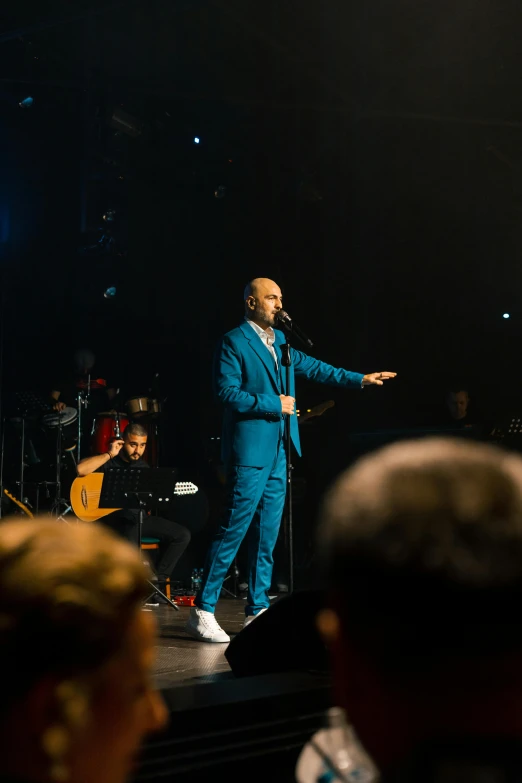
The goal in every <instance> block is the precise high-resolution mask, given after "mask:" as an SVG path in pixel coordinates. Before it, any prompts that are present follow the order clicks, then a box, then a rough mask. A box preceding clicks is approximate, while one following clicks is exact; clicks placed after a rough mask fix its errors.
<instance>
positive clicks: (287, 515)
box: [276, 311, 313, 593]
mask: <svg viewBox="0 0 522 783" xmlns="http://www.w3.org/2000/svg"><path fill="white" fill-rule="evenodd" d="M282 315H283V318H279V319H278V324H281V325H282V326H284V327H285V334H286V343H284V344H283V345H281V346H280V348H281V364H282V366H283V367H285V378H286V393H287V394H290V368H291V366H292V354H291V345H290V340H289V337H288V334H289V332H292V334H295V336H296V337H297V338H298V339H299V340H301V342H303V343H304V344H305V345H306V346H307V347H312V346H313V343H312V341H311V340H310V338H309V337H307V336H306V334H305V333H304V332H303V331H302V330H301V329H299V328H298V326H297V325H296V324H294V322H293V321H292V320H291V319H290V318H289V317H288V314H287V313H285V312H284V311H282ZM276 325H277V324H276ZM293 415H294V416H295V413H294V414H293ZM290 421H291V418H290V414H288V413H287V414H285V450H286V498H285V512H284V530H285V533H286V536H285V537H286V545H287V549H288V591H289V592H290V593H293V591H294V520H293V509H292V471H293V469H294V466H293V465H292V436H291V433H290Z"/></svg>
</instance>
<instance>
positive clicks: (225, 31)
mask: <svg viewBox="0 0 522 783" xmlns="http://www.w3.org/2000/svg"><path fill="white" fill-rule="evenodd" d="M1 14H2V15H1V17H0V65H1V67H0V73H1V74H2V77H1V78H0V169H1V172H2V176H1V178H0V263H1V287H2V326H3V373H2V381H3V390H4V399H5V396H6V392H8V391H10V390H13V389H20V388H23V389H48V388H49V385H52V379H53V377H55V376H56V374H57V373H61V372H62V371H63V368H64V367H65V366H66V365H68V364H70V357H71V353H72V351H73V350H74V348H78V347H89V348H91V349H92V350H93V351H94V352H95V354H96V355H97V357H98V359H99V361H100V363H101V364H102V365H103V366H104V367H106V368H109V371H110V372H111V373H114V375H115V376H116V377H117V378H118V380H119V383H121V385H122V388H125V389H126V390H128V391H127V392H126V393H128V394H129V395H130V394H142V393H143V391H144V390H145V389H146V388H148V386H149V385H150V381H151V378H152V377H153V376H154V375H155V374H156V373H159V382H160V385H161V392H162V395H163V397H165V398H166V402H165V413H164V417H163V420H162V424H161V426H162V435H163V458H164V464H176V465H179V466H180V469H181V470H182V472H184V474H185V475H186V477H187V478H189V479H190V478H191V477H201V476H202V475H203V474H204V471H205V468H206V466H208V461H209V457H208V454H209V444H210V438H211V437H215V436H216V435H218V434H219V427H220V419H219V411H218V410H217V408H216V407H215V405H214V403H213V400H212V395H211V358H212V352H213V349H214V345H215V343H216V340H217V339H218V338H219V336H220V335H221V334H222V333H223V331H226V330H227V329H229V328H231V327H233V326H235V325H236V323H237V322H238V320H239V319H240V318H241V316H242V291H243V287H244V284H245V283H246V282H247V281H248V280H249V279H250V278H252V277H254V276H257V275H262V276H268V277H272V278H275V279H276V281H277V282H278V283H279V284H280V285H281V286H282V288H283V291H284V295H285V307H286V308H287V309H288V311H289V312H290V313H291V315H292V316H293V318H294V319H295V320H296V322H298V323H299V324H300V325H301V326H302V327H303V328H304V329H305V331H306V332H307V333H308V334H309V335H310V336H312V338H313V339H314V342H315V348H314V354H315V355H316V356H318V357H319V358H321V359H323V360H325V361H327V362H330V363H332V364H334V365H340V366H344V367H346V368H348V369H353V370H358V371H361V372H370V371H375V370H381V369H391V370H395V371H397V373H398V376H397V379H396V380H395V381H393V383H390V384H388V385H387V386H386V387H385V388H384V389H377V388H374V389H367V390H365V391H364V392H363V393H361V394H358V393H353V392H344V391H338V390H329V389H324V388H321V387H314V386H312V385H309V384H302V385H301V387H300V388H299V392H298V394H299V399H298V405H299V407H300V408H301V409H305V408H308V407H311V406H312V405H314V404H317V403H320V402H322V401H323V400H325V399H333V400H334V401H335V403H336V404H335V407H334V408H332V409H330V410H329V411H327V413H326V414H325V415H324V417H322V418H320V419H316V420H315V421H314V422H313V423H312V422H310V424H309V425H308V431H307V432H306V433H305V431H304V426H307V425H304V426H303V440H304V441H305V449H306V458H305V459H304V461H303V462H302V463H301V466H300V467H299V468H298V472H299V471H300V472H301V475H302V476H304V478H306V479H307V480H308V483H309V486H310V487H313V486H315V483H316V482H319V486H320V487H322V486H323V485H324V484H325V483H326V482H327V481H328V480H329V479H330V478H331V477H332V475H333V474H334V473H335V472H336V471H337V470H338V469H340V468H341V467H342V466H343V465H344V464H346V463H347V462H349V460H350V457H351V452H350V447H349V443H350V433H353V432H360V431H369V430H375V429H383V428H384V429H393V430H397V429H399V430H403V429H404V430H408V428H414V427H421V426H429V425H431V424H432V423H433V422H435V421H438V420H439V419H440V417H441V415H443V410H444V392H445V390H446V389H447V388H448V386H451V385H454V384H457V385H458V384H460V385H466V386H467V387H468V388H469V390H470V393H471V396H472V401H473V404H474V405H475V410H476V411H477V412H478V411H480V415H481V416H483V417H484V418H485V419H486V420H487V421H488V422H496V421H497V420H499V419H501V418H502V417H505V415H506V412H507V411H516V410H518V406H519V394H520V385H521V382H522V370H521V369H520V362H519V350H518V348H519V344H520V337H521V334H522V313H521V307H520V290H521V288H522V265H521V263H520V258H521V255H522V97H521V96H522V92H521V90H520V74H521V72H522V54H521V53H520V40H519V38H520V36H519V31H520V24H521V22H522V7H521V6H520V3H519V2H515V0H506V1H505V2H504V3H503V4H502V9H499V6H498V4H496V3H494V2H493V0H473V2H471V0H466V1H464V0H458V1H457V2H455V1H454V0H453V1H452V2H449V0H440V1H439V2H438V3H424V2H420V3H419V2H418V0H417V1H416V2H414V0H396V1H395V2H390V0H373V2H371V3H364V4H362V3H359V2H352V1H351V0H321V1H320V2H319V1H318V0H313V2H312V0H299V1H297V0H285V2H280V0H279V2H276V0H266V1H265V2H264V3H253V2H244V0H242V1H241V2H240V0H214V1H210V0H179V1H176V0H172V1H170V0H169V2H167V1H166V0H147V2H145V1H144V0H129V2H124V1H122V2H109V0H104V1H102V0H77V2H75V3H74V4H71V3H69V2H65V0H53V2H41V1H40V2H39V3H29V2H25V0H19V2H18V3H16V4H13V6H12V8H10V9H9V10H7V11H6V10H5V9H3V10H2V12H1ZM27 96H31V97H32V98H33V99H34V103H33V105H32V107H31V108H29V109H23V108H21V107H20V106H19V105H18V103H19V101H21V100H23V99H24V98H26V97H27ZM116 109H123V110H124V111H125V112H127V113H128V114H129V115H131V118H132V123H133V124H134V126H135V127H137V128H138V133H137V135H136V136H134V137H133V136H131V135H129V133H128V132H125V131H122V130H121V125H120V126H119V127H114V123H112V125H111V122H110V118H111V117H112V116H113V115H114V111H115V110H116ZM196 136H198V137H199V138H200V140H201V142H200V144H199V145H196V144H194V142H193V139H194V137H196ZM218 188H221V190H218ZM216 193H217V196H216ZM218 196H222V197H218ZM108 209H114V210H115V220H114V221H113V222H112V223H111V224H108V223H107V222H104V221H103V215H104V214H106V212H107V210H108ZM107 232H109V233H107ZM103 237H104V239H103ZM93 248H94V249H93ZM109 286H115V287H116V289H117V294H116V297H115V298H114V299H106V298H104V296H103V293H104V291H105V290H106V289H107V288H108V287H109ZM504 312H507V313H509V314H510V316H511V317H510V318H509V319H503V318H502V314H503V313H504ZM4 407H5V406H4ZM318 477H319V478H318ZM314 497H315V496H314ZM314 503H315V500H314ZM314 503H311V504H309V505H310V506H311V507H314ZM211 505H212V504H211ZM311 525H312V523H309V527H310V526H311Z"/></svg>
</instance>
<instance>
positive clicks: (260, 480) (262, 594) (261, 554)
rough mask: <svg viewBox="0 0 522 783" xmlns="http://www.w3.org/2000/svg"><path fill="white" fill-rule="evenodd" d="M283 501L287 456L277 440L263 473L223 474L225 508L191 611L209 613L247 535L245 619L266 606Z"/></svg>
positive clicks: (237, 470) (238, 469) (239, 470)
mask: <svg viewBox="0 0 522 783" xmlns="http://www.w3.org/2000/svg"><path fill="white" fill-rule="evenodd" d="M285 495H286V456H285V447H284V442H283V440H281V442H280V444H279V447H278V450H277V454H276V455H275V457H274V461H273V463H272V464H271V465H269V466H268V467H266V468H253V467H249V466H244V465H232V466H230V467H229V468H228V470H227V486H226V506H225V512H224V516H223V518H222V520H221V524H220V527H219V530H218V532H217V534H216V536H215V537H214V540H213V541H212V544H211V546H210V549H209V553H208V556H207V562H206V564H205V569H204V572H203V581H202V585H201V590H200V591H199V593H198V595H197V596H196V602H195V603H196V606H199V608H200V609H204V610H205V611H206V612H213V611H214V608H215V606H216V603H217V600H218V598H219V595H220V592H221V587H222V585H223V581H224V579H225V577H226V575H227V572H228V569H229V568H230V566H231V565H232V561H233V560H234V557H235V556H236V553H237V550H238V549H239V545H240V544H241V542H242V541H243V539H244V538H245V536H246V535H247V534H248V538H247V543H248V595H247V603H246V607H245V613H246V615H253V614H257V613H258V612H259V611H260V610H261V609H266V608H267V607H268V606H270V600H269V598H268V591H269V590H270V584H271V581H272V569H273V566H274V559H273V551H274V547H275V545H276V541H277V535H278V533H279V526H280V524H281V517H282V516H283V510H284V505H285Z"/></svg>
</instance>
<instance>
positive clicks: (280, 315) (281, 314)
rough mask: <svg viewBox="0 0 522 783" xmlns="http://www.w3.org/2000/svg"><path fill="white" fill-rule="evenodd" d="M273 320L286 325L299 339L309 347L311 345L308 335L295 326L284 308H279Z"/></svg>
mask: <svg viewBox="0 0 522 783" xmlns="http://www.w3.org/2000/svg"><path fill="white" fill-rule="evenodd" d="M275 320H276V322H277V321H278V322H279V323H281V324H282V325H283V326H286V328H287V329H288V330H289V331H290V332H293V333H294V334H295V335H296V337H298V338H299V339H300V340H301V342H303V343H304V344H305V345H307V346H308V347H309V348H312V347H313V342H312V341H311V340H310V338H309V337H307V336H306V334H305V333H304V332H303V330H302V329H300V328H299V327H298V326H297V324H296V323H295V321H293V320H292V318H290V316H289V315H288V313H287V312H286V310H279V311H278V312H277V313H276V317H275Z"/></svg>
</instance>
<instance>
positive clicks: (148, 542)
mask: <svg viewBox="0 0 522 783" xmlns="http://www.w3.org/2000/svg"><path fill="white" fill-rule="evenodd" d="M159 545H160V540H159V538H142V539H141V548H142V550H149V551H150V550H152V551H154V550H155V551H159ZM165 595H166V596H167V598H170V578H169V577H167V581H166V585H165Z"/></svg>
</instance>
